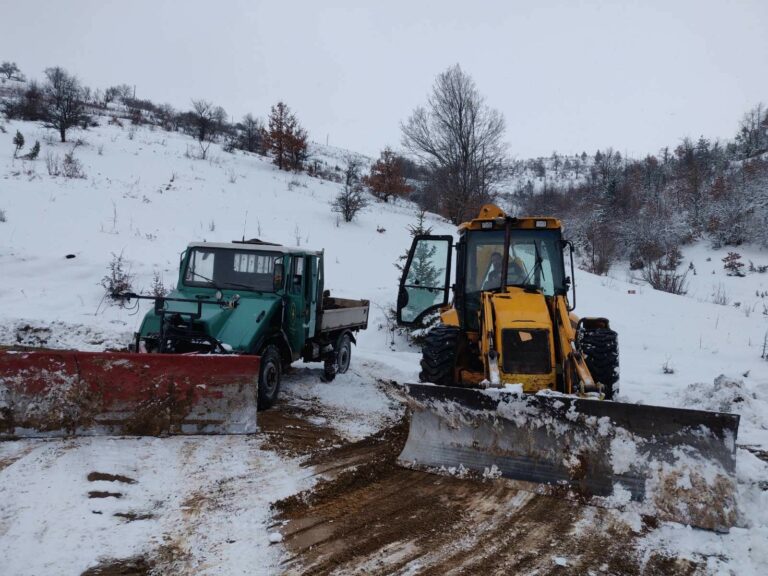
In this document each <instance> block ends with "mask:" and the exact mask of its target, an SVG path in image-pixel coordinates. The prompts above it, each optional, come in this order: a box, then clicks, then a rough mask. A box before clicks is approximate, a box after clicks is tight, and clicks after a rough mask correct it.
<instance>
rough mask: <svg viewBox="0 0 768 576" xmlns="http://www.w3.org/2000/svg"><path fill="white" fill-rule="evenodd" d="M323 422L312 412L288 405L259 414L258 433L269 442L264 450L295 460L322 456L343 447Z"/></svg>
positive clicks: (283, 404) (337, 437)
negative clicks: (310, 455)
mask: <svg viewBox="0 0 768 576" xmlns="http://www.w3.org/2000/svg"><path fill="white" fill-rule="evenodd" d="M324 420H325V419H324V418H323V417H322V416H321V415H320V414H317V413H315V412H313V411H311V410H309V409H306V408H299V407H297V406H290V405H288V404H285V403H280V404H278V406H276V407H275V408H273V409H271V410H267V411H265V412H259V416H258V424H259V430H260V431H261V433H262V434H263V435H264V437H265V438H266V439H265V441H264V444H263V447H264V449H265V450H274V451H275V452H279V453H280V454H284V455H286V456H291V457H294V456H304V455H307V454H317V453H322V452H325V451H328V450H331V449H333V448H335V447H338V446H340V445H341V444H343V443H344V441H343V440H342V438H341V437H340V436H339V435H338V434H336V432H334V430H333V429H332V428H331V427H329V426H324V425H323V424H320V423H319V422H323V421H324Z"/></svg>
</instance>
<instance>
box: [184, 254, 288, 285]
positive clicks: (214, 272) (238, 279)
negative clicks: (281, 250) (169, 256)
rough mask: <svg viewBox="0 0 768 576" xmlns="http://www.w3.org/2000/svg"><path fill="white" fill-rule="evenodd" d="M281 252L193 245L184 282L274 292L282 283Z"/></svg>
mask: <svg viewBox="0 0 768 576" xmlns="http://www.w3.org/2000/svg"><path fill="white" fill-rule="evenodd" d="M282 276H283V255H282V254H275V253H274V252H256V251H254V250H228V249H221V248H219V249H216V248H211V249H206V248H193V249H192V250H191V252H190V255H189V260H188V263H187V269H186V271H185V272H184V284H187V285H189V286H204V287H210V288H221V289H230V290H238V289H239V290H254V291H258V292H274V291H275V289H277V288H279V287H280V286H281V285H282Z"/></svg>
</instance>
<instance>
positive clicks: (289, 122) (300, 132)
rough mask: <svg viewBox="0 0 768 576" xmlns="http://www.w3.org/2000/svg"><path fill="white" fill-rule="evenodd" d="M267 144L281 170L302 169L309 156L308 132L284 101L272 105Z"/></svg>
mask: <svg viewBox="0 0 768 576" xmlns="http://www.w3.org/2000/svg"><path fill="white" fill-rule="evenodd" d="M266 145H267V148H268V149H269V151H270V152H271V153H272V156H273V157H274V163H275V164H277V167H278V168H279V169H280V170H300V169H301V167H302V165H303V163H304V160H306V158H307V132H306V130H304V128H302V127H301V125H300V124H299V121H298V119H297V118H296V116H295V115H294V114H293V113H292V112H291V109H290V108H289V107H288V106H287V105H286V104H285V103H284V102H278V103H277V104H275V105H274V106H272V109H271V111H270V114H269V120H268V129H267V133H266Z"/></svg>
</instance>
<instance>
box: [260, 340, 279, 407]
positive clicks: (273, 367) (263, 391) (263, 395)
mask: <svg viewBox="0 0 768 576" xmlns="http://www.w3.org/2000/svg"><path fill="white" fill-rule="evenodd" d="M281 375H282V368H281V359H280V350H278V349H277V346H271V345H270V346H267V347H266V348H264V350H263V351H262V353H261V367H260V368H259V400H258V409H259V410H266V409H267V408H270V407H271V406H272V405H273V404H274V403H275V401H276V400H277V394H278V392H279V391H280V376H281Z"/></svg>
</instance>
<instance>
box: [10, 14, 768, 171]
mask: <svg viewBox="0 0 768 576" xmlns="http://www.w3.org/2000/svg"><path fill="white" fill-rule="evenodd" d="M0 59H2V60H13V61H16V62H17V63H18V64H19V66H20V67H21V68H22V70H23V71H24V72H25V73H27V74H28V75H29V76H32V77H38V78H39V77H41V76H42V71H43V69H44V68H46V67H47V66H51V65H61V66H63V67H65V68H66V69H68V70H69V71H71V72H74V73H76V74H77V75H78V76H79V77H80V78H81V79H82V80H83V81H84V82H85V83H86V84H88V85H90V86H92V87H94V88H97V87H101V88H103V87H106V86H109V85H111V84H116V83H128V84H135V85H136V87H137V96H138V97H142V98H150V99H152V100H154V101H157V102H169V103H171V104H173V105H174V106H176V107H178V108H187V107H188V106H189V103H190V99H191V98H205V99H208V100H212V101H213V102H215V103H216V104H219V105H221V106H223V107H224V108H225V110H226V111H227V112H228V113H229V114H230V115H231V116H234V117H235V118H239V117H240V116H242V115H243V114H244V113H246V112H249V111H250V112H253V113H254V114H256V115H258V116H262V117H264V116H266V114H267V112H268V110H269V106H270V105H272V104H274V103H275V102H276V101H277V100H279V99H283V100H284V101H285V102H286V103H288V105H289V106H291V108H292V109H293V110H294V111H295V112H296V113H297V115H298V116H299V118H300V120H301V121H302V122H303V123H304V125H305V127H306V128H307V129H308V130H309V132H310V136H311V138H312V139H314V140H318V141H325V139H326V136H328V137H329V140H330V143H331V144H335V145H337V146H342V147H345V148H350V149H354V150H359V151H361V152H365V153H369V154H376V153H377V152H378V150H380V149H381V148H382V147H383V146H384V145H386V144H389V145H392V146H395V147H399V145H400V131H399V123H400V122H401V121H402V120H404V119H405V118H407V116H408V115H409V114H410V112H411V111H412V109H413V108H414V107H415V106H416V105H418V104H421V103H423V102H424V101H425V98H426V95H427V93H428V91H429V89H430V87H431V85H432V82H433V80H434V77H435V76H436V75H437V74H438V73H440V72H441V71H443V70H445V69H446V68H447V67H448V66H450V65H452V64H454V63H457V62H458V63H459V64H461V66H462V68H463V69H464V70H465V71H466V72H468V73H470V74H471V75H472V76H473V77H474V79H475V81H476V83H477V85H478V88H479V89H480V92H481V93H482V94H483V95H485V96H486V98H487V100H488V102H489V104H491V105H492V106H494V107H496V108H499V109H500V110H501V111H502V112H503V113H504V115H505V117H506V120H507V128H508V141H509V144H510V151H511V152H512V153H513V154H514V155H516V156H517V157H528V156H534V155H542V154H545V155H546V154H550V153H551V152H552V150H555V149H557V150H558V151H561V152H569V153H570V152H581V151H582V150H586V151H588V152H592V151H594V150H595V149H597V148H604V147H607V146H613V147H614V148H616V149H618V150H619V151H622V152H624V151H627V152H629V153H630V154H633V155H640V154H644V153H646V152H655V151H657V150H658V149H659V148H660V147H661V146H663V145H665V144H669V145H674V144H676V143H677V142H678V141H679V139H680V138H681V137H682V136H686V135H688V136H692V137H698V136H699V135H700V134H703V135H705V136H708V137H712V138H724V137H730V136H732V135H733V133H734V132H735V130H736V125H737V122H738V120H739V118H740V117H741V115H742V114H743V113H744V112H746V110H747V109H748V108H750V107H752V106H753V105H754V104H756V103H758V102H760V101H763V102H768V72H767V71H768V0H755V1H747V0H744V1H740V2H726V1H722V2H713V1H692V0H691V1H672V0H666V1H664V0H662V1H655V0H654V1H645V2H642V1H637V2H629V1H627V2H618V1H617V2H599V1H591V2H579V1H575V0H574V1H562V2H546V1H541V2H538V1H534V0H528V1H526V2H503V1H497V2H490V1H482V0H475V1H474V2H470V1H467V0H442V1H430V2H427V1H423V2H420V1H418V0H410V1H402V0H388V1H378V2H364V1H357V2H355V1H352V0H349V1H346V2H345V1H341V0H323V1H311V0H308V1H293V2H289V1H283V2H278V1H270V2H263V1H258V0H249V1H247V0H231V1H218V2H213V1H211V0H208V1H203V0H185V1H183V2H182V1H179V2H173V3H172V2H163V1H162V0H154V1H151V2H149V1H143V0H141V1H130V2H126V1H125V0H123V1H120V2H116V1H113V0H66V1H65V0H49V1H47V2H43V1H38V0H24V1H23V2H20V1H19V0H0Z"/></svg>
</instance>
